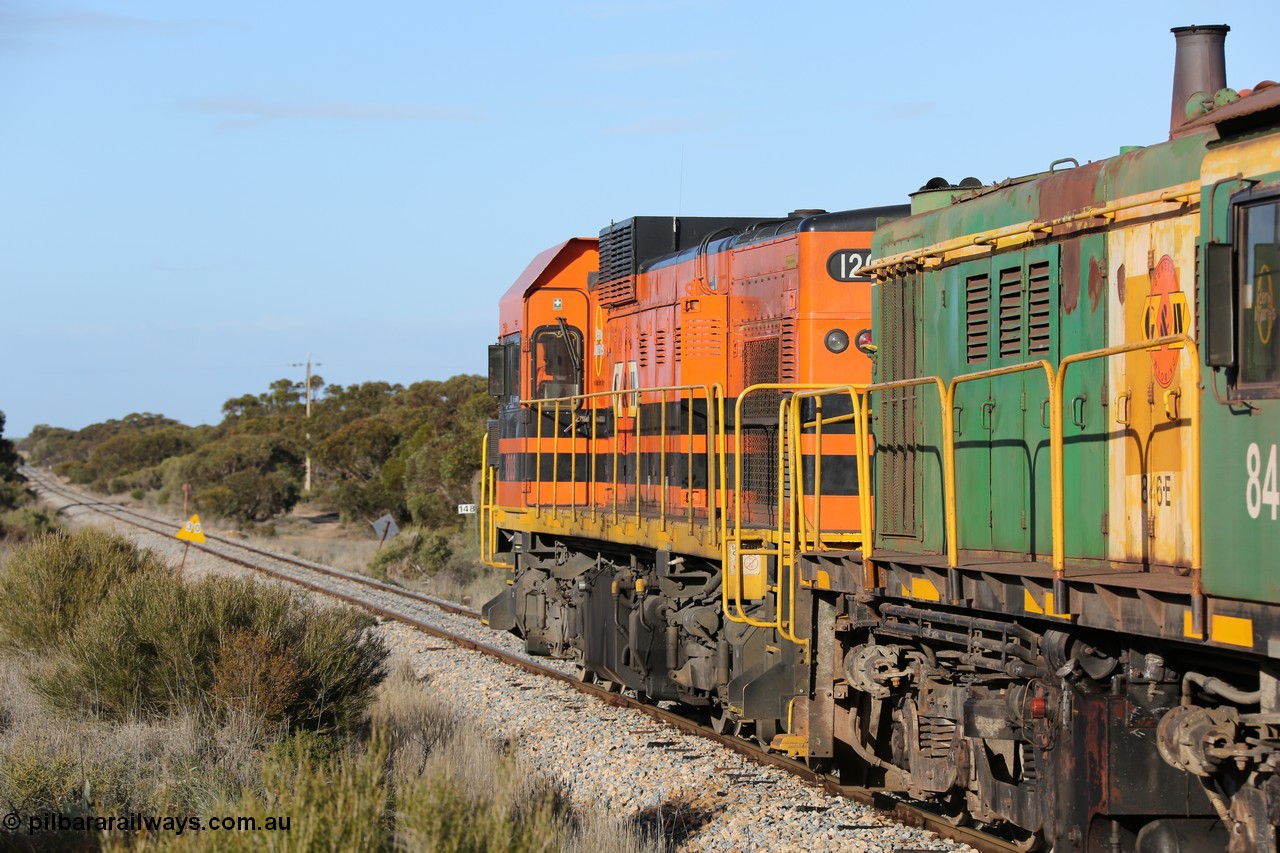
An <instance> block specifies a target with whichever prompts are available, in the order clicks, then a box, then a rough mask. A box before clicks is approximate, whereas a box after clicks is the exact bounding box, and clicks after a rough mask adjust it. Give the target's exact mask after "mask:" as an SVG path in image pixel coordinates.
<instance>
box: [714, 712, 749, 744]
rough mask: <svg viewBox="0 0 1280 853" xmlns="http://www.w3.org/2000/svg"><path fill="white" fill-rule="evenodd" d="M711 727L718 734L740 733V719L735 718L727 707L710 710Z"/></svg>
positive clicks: (736, 734)
mask: <svg viewBox="0 0 1280 853" xmlns="http://www.w3.org/2000/svg"><path fill="white" fill-rule="evenodd" d="M711 728H712V730H713V731H714V732H715V733H716V734H718V735H733V736H735V737H736V736H738V735H741V734H742V721H741V720H738V719H735V718H734V717H733V715H732V714H730V713H729V710H728V709H727V708H723V707H722V708H719V709H717V710H715V711H712V712H711Z"/></svg>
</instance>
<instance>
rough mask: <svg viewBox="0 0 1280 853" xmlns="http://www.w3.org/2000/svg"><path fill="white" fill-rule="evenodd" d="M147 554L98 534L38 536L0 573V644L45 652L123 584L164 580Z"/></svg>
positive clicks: (93, 531) (112, 536)
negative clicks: (130, 580)
mask: <svg viewBox="0 0 1280 853" xmlns="http://www.w3.org/2000/svg"><path fill="white" fill-rule="evenodd" d="M167 573H168V570H167V568H166V567H165V564H164V563H163V562H162V561H161V560H160V558H159V557H158V556H156V555H155V554H154V553H153V552H151V551H139V550H138V548H137V546H135V545H134V544H133V543H132V542H131V541H129V540H128V539H125V538H123V537H121V536H117V535H115V534H113V533H107V532H106V531H103V530H100V529H98V528H84V529H83V530H77V531H75V532H74V533H56V534H49V535H46V536H41V537H40V538H38V539H36V540H35V541H34V542H33V543H32V544H30V545H27V546H25V547H23V548H20V549H18V550H17V551H15V552H14V554H13V556H12V557H10V558H9V562H8V563H7V564H6V566H5V569H4V572H3V573H0V597H3V599H4V600H5V601H6V602H7V606H6V607H4V608H0V643H3V644H4V645H7V646H8V647H10V648H17V649H23V650H27V651H45V650H47V649H51V648H56V647H57V646H59V645H60V644H62V643H63V642H65V641H66V639H67V637H68V635H69V634H70V632H71V630H72V629H73V628H75V627H76V626H77V625H80V624H81V623H83V622H84V621H85V620H86V619H88V618H89V617H90V616H91V615H92V614H94V613H95V612H98V611H99V610H100V608H102V607H103V605H104V603H105V602H107V600H108V598H109V596H110V595H111V593H112V592H113V591H114V590H115V589H116V588H117V587H119V586H120V584H121V583H122V582H124V581H125V580H126V579H128V578H131V577H135V576H141V577H143V578H144V579H145V580H144V584H145V582H148V581H151V580H154V579H158V578H161V577H164V576H166V575H167Z"/></svg>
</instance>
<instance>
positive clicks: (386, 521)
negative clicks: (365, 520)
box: [373, 513, 400, 541]
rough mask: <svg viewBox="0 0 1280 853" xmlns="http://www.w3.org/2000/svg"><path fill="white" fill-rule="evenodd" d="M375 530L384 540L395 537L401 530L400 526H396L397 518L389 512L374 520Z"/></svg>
mask: <svg viewBox="0 0 1280 853" xmlns="http://www.w3.org/2000/svg"><path fill="white" fill-rule="evenodd" d="M373 532H374V533H375V534H376V535H377V537H378V538H379V539H381V540H383V541H386V540H387V539H391V538H393V537H394V536H395V535H396V534H397V533H399V532H400V528H399V527H398V526H396V522H395V519H394V518H392V517H391V514H390V513H388V514H386V515H384V516H382V518H379V519H378V520H377V521H375V522H373Z"/></svg>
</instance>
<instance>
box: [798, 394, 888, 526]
mask: <svg viewBox="0 0 1280 853" xmlns="http://www.w3.org/2000/svg"><path fill="white" fill-rule="evenodd" d="M865 388H866V386H865V385H829V386H826V387H825V388H822V389H818V390H813V391H800V392H797V393H796V394H793V395H792V397H791V405H792V412H791V417H792V423H793V424H794V425H795V426H794V429H793V433H794V447H795V451H794V453H793V456H792V480H793V483H794V482H798V483H799V488H798V489H797V487H796V486H795V485H793V486H792V489H791V491H792V495H793V497H796V496H797V495H798V501H797V503H798V505H799V507H800V521H799V522H797V525H796V532H797V534H798V543H797V547H798V549H799V550H801V551H803V550H806V549H807V548H808V545H809V543H808V540H806V539H805V529H806V527H807V521H806V520H805V518H804V509H803V508H804V483H803V477H802V476H800V477H799V478H798V479H797V475H796V473H795V465H796V460H797V459H798V458H799V457H800V435H801V434H802V433H803V431H804V430H805V429H806V428H808V427H813V428H814V436H815V437H814V442H815V445H814V453H813V456H814V458H815V459H820V458H821V457H822V427H823V426H824V425H827V424H840V423H848V422H849V421H853V422H854V439H855V441H856V442H857V449H856V451H855V458H856V460H857V464H858V467H859V471H858V494H859V503H862V502H863V498H864V497H865V496H866V495H867V494H868V493H867V491H864V489H863V479H864V478H863V471H862V468H863V467H864V466H866V465H868V464H870V463H869V462H868V458H869V457H868V453H867V447H866V417H865V412H864V411H863V410H864V408H865V401H864V400H863V396H864V394H865ZM845 393H847V394H848V395H849V402H850V405H851V406H852V408H851V409H850V411H849V413H848V414H845V415H833V416H831V417H824V416H823V414H822V398H823V397H825V396H827V395H830V394H845ZM806 399H812V400H813V401H814V408H815V412H814V420H812V421H806V420H804V419H803V417H802V416H801V414H800V401H801V400H806ZM821 467H822V466H821V464H820V463H819V462H815V463H814V475H813V491H814V507H813V531H814V535H813V547H814V549H815V550H816V549H821V548H822V547H823V539H822V500H821V499H822V470H821ZM801 471H803V466H801ZM868 488H869V486H868ZM859 514H860V516H862V517H861V519H860V521H861V522H862V524H861V528H860V529H859V530H858V531H857V535H858V537H859V538H860V539H863V540H865V539H866V536H865V531H866V530H867V527H868V525H867V523H866V522H867V517H866V513H859Z"/></svg>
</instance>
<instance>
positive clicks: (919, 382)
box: [862, 376, 955, 564]
mask: <svg viewBox="0 0 1280 853" xmlns="http://www.w3.org/2000/svg"><path fill="white" fill-rule="evenodd" d="M924 385H932V386H933V387H934V388H935V389H937V392H938V419H939V420H938V422H939V425H940V426H941V428H942V443H943V455H944V457H946V458H949V457H950V455H951V453H953V452H954V442H955V436H954V435H953V434H952V432H951V429H950V426H951V424H950V422H949V421H948V419H947V412H948V411H950V410H949V409H948V408H947V385H946V383H945V382H943V381H942V379H940V378H939V377H937V376H919V377H916V378H915V379H895V380H893V381H892V382H875V383H872V384H871V385H867V386H866V387H865V388H864V389H863V390H864V392H865V393H866V394H867V397H868V402H867V406H865V407H864V421H865V412H866V410H867V409H869V408H870V395H871V394H873V393H875V392H878V391H897V390H905V389H907V388H917V387H921V386H924ZM943 480H944V483H943V485H944V488H945V486H946V484H947V483H950V484H951V487H950V491H949V492H944V494H950V495H951V500H949V501H944V507H943V512H944V513H949V514H951V515H954V513H955V472H954V471H948V470H947V469H946V466H945V465H944V466H943ZM869 503H870V502H868V505H866V506H864V508H863V516H864V518H865V519H866V521H865V529H866V535H865V536H864V537H863V542H862V561H863V563H864V564H866V563H867V561H868V560H869V559H870V558H871V553H872V542H873V540H874V536H873V535H872V534H873V527H874V522H873V521H872V520H871V507H870V505H869Z"/></svg>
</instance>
